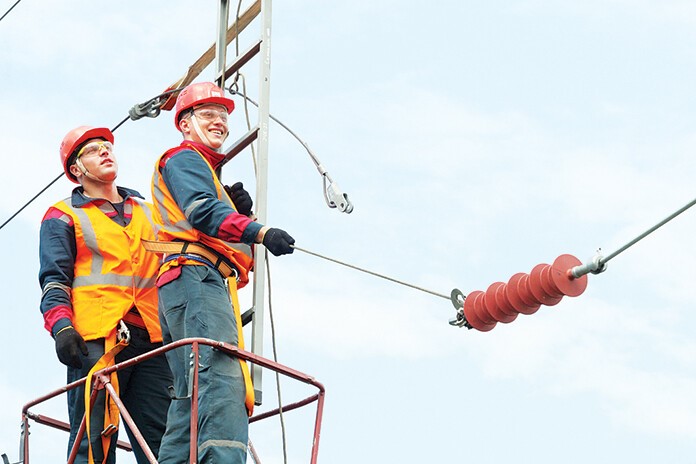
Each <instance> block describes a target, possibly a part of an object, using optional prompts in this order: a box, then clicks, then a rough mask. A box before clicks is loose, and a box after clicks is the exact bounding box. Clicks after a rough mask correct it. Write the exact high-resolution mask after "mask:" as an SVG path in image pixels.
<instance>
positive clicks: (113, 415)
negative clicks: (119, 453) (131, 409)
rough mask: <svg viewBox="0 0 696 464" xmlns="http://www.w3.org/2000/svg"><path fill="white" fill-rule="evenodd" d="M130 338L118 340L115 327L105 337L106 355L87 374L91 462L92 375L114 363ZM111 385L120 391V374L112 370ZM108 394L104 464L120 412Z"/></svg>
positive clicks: (86, 413)
mask: <svg viewBox="0 0 696 464" xmlns="http://www.w3.org/2000/svg"><path fill="white" fill-rule="evenodd" d="M128 342H129V338H128V337H124V338H122V339H121V340H120V341H118V343H117V340H116V329H114V330H113V331H112V332H111V333H110V334H109V336H107V337H106V338H104V356H102V357H101V358H99V361H97V362H96V364H95V365H94V366H93V367H92V369H90V371H89V374H87V382H86V383H85V421H86V425H87V443H88V444H89V448H88V451H89V456H88V457H89V464H94V455H93V453H92V437H91V429H90V425H89V424H90V419H91V417H90V416H91V415H92V414H91V411H90V409H91V402H90V396H91V393H92V377H93V376H94V373H95V372H97V371H99V370H101V369H104V368H106V367H109V366H113V365H114V359H115V358H116V355H117V354H118V353H120V352H121V350H123V349H124V348H125V347H126V346H128ZM110 377H111V378H110V382H111V385H113V386H114V389H115V390H116V393H118V391H119V390H118V375H117V373H116V372H112V373H111V376H110ZM104 394H105V395H106V398H105V404H104V429H103V431H102V433H101V442H102V451H103V453H104V460H103V461H102V464H104V463H106V459H107V457H108V455H109V446H110V445H111V435H113V434H114V433H115V432H116V431H117V430H118V423H119V413H118V407H117V406H116V403H115V402H114V400H113V399H112V398H111V395H109V392H108V391H104Z"/></svg>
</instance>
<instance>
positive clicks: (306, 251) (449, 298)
mask: <svg viewBox="0 0 696 464" xmlns="http://www.w3.org/2000/svg"><path fill="white" fill-rule="evenodd" d="M290 246H292V247H293V248H294V249H295V250H298V251H301V252H303V253H307V254H308V255H312V256H316V257H317V258H322V259H325V260H327V261H331V262H334V263H336V264H340V265H342V266H346V267H349V268H351V269H355V270H357V271H361V272H364V273H366V274H370V275H373V276H375V277H379V278H381V279H385V280H389V281H391V282H395V283H397V284H401V285H405V286H406V287H410V288H414V289H416V290H420V291H421V292H425V293H430V294H431V295H435V296H439V297H440V298H444V299H446V300H451V296H449V295H445V294H442V293H437V292H434V291H432V290H428V289H427V288H423V287H419V286H417V285H413V284H409V283H407V282H403V281H401V280H397V279H394V278H392V277H388V276H385V275H384V274H379V273H377V272H373V271H368V270H367V269H363V268H361V267H358V266H354V265H352V264H348V263H345V262H343V261H339V260H337V259H334V258H329V257H328V256H324V255H320V254H319V253H315V252H313V251H309V250H305V249H304V248H300V247H298V246H295V245H290Z"/></svg>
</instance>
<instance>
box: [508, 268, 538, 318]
mask: <svg viewBox="0 0 696 464" xmlns="http://www.w3.org/2000/svg"><path fill="white" fill-rule="evenodd" d="M526 275H527V274H525V273H524V272H518V273H517V274H515V275H514V276H512V277H510V280H509V281H508V284H507V286H506V287H505V296H506V297H507V299H508V301H509V302H510V304H511V305H512V307H513V308H515V311H518V312H521V313H522V314H534V313H535V312H537V310H538V309H539V308H540V307H541V305H540V304H534V303H527V302H526V301H525V300H523V299H522V297H521V296H520V291H519V284H520V280H521V279H522V278H523V277H526Z"/></svg>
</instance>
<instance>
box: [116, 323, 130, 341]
mask: <svg viewBox="0 0 696 464" xmlns="http://www.w3.org/2000/svg"><path fill="white" fill-rule="evenodd" d="M130 339H131V334H130V330H128V327H127V326H126V324H125V322H123V321H119V322H118V327H117V328H116V341H117V342H119V343H121V342H122V341H124V340H125V343H126V345H128V344H129V343H130Z"/></svg>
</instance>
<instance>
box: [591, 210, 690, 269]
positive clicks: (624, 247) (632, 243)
mask: <svg viewBox="0 0 696 464" xmlns="http://www.w3.org/2000/svg"><path fill="white" fill-rule="evenodd" d="M694 205H696V199H693V200H691V201H690V202H689V203H687V204H686V205H684V206H682V207H681V208H679V209H678V210H677V211H675V212H674V213H672V214H670V215H669V216H667V217H666V218H665V219H663V220H662V221H660V222H658V223H657V224H655V225H654V226H652V227H651V228H650V229H648V230H646V231H645V232H643V233H642V234H640V235H639V236H637V237H636V238H634V239H633V240H631V241H630V242H628V243H627V244H625V245H624V246H622V247H621V248H619V249H618V250H616V251H615V252H613V253H610V254H609V255H607V256H605V257H603V258H602V259H601V264H606V263H608V262H609V260H611V259H613V258H616V257H617V256H618V255H620V254H621V253H623V252H624V251H626V250H627V249H629V248H631V247H632V246H633V245H635V244H636V243H638V242H640V241H641V240H643V239H644V238H645V237H647V236H648V235H650V234H652V233H653V232H655V231H656V230H657V229H659V228H660V227H662V226H664V225H665V224H667V223H668V222H669V221H671V220H672V219H674V218H675V217H677V216H679V215H680V214H681V213H683V212H684V211H686V210H687V209H689V208H691V207H692V206H694Z"/></svg>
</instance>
